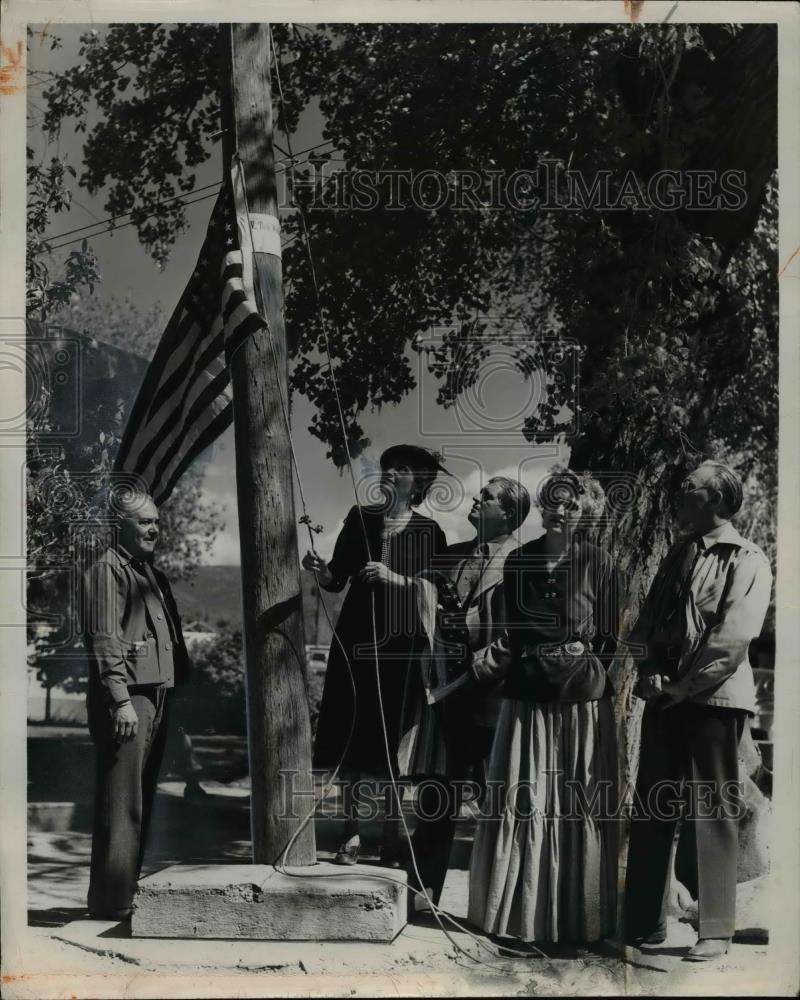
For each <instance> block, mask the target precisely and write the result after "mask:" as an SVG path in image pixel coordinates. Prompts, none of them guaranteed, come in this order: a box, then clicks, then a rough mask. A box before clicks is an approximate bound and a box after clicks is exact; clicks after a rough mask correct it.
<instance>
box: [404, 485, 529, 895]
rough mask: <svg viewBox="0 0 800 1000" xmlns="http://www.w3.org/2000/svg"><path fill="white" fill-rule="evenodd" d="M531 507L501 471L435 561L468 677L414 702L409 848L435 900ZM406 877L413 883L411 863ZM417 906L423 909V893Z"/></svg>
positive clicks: (485, 716) (479, 749) (484, 715)
mask: <svg viewBox="0 0 800 1000" xmlns="http://www.w3.org/2000/svg"><path fill="white" fill-rule="evenodd" d="M530 506H531V501H530V496H529V494H528V491H527V490H526V489H525V487H524V486H523V485H522V484H521V483H518V482H515V481H514V480H511V479H507V478H505V477H504V476H496V477H494V478H493V479H490V480H489V481H488V482H487V484H486V485H485V486H484V487H483V489H482V490H481V491H480V495H479V496H478V497H477V498H476V499H475V500H474V502H473V505H472V509H471V510H470V512H469V514H468V515H467V517H468V520H469V522H470V524H471V525H472V526H473V527H474V528H475V530H476V536H475V538H474V539H472V540H470V541H468V542H459V543H456V544H455V545H451V546H450V547H449V548H448V549H447V550H446V552H445V554H444V556H443V557H442V558H441V559H440V560H439V568H440V569H442V570H444V571H445V572H446V573H447V575H448V576H449V578H450V579H451V581H452V582H453V584H454V586H455V589H456V592H457V594H458V597H459V600H460V602H461V605H462V608H463V609H464V610H465V612H466V616H465V624H466V629H467V632H468V646H469V654H470V656H469V665H468V673H467V677H468V680H467V683H466V684H465V685H464V687H463V688H461V689H459V690H457V691H454V692H453V693H451V694H449V695H447V696H446V697H445V698H443V699H442V701H441V702H438V703H436V704H434V705H431V706H427V705H425V704H422V703H419V704H418V707H417V712H416V716H417V717H416V719H415V720H414V724H413V725H411V726H410V727H409V730H408V733H407V736H409V737H411V739H410V740H405V747H406V749H407V755H406V757H405V761H404V764H403V770H404V772H405V773H406V774H409V775H416V776H427V780H425V781H423V782H422V783H421V790H420V795H419V798H418V802H417V829H416V831H415V834H414V837H413V841H412V846H413V849H414V854H415V857H416V862H417V867H418V869H419V872H420V876H421V879H422V884H423V885H424V886H425V888H426V890H427V891H428V894H429V895H430V897H431V898H432V899H433V901H434V902H435V903H436V902H438V900H439V896H440V894H441V891H442V887H443V885H444V880H445V876H446V874H447V863H448V860H449V856H450V849H451V846H452V843H453V835H454V833H455V823H456V819H457V816H458V812H459V809H460V805H461V799H462V794H461V793H462V792H463V790H464V785H465V783H466V781H467V779H472V781H473V785H472V791H473V792H477V795H476V796H475V797H476V798H479V797H480V795H481V793H482V790H483V787H484V781H485V774H484V771H485V764H486V761H487V759H488V757H489V754H490V752H491V749H492V740H493V738H494V730H495V726H496V724H497V719H498V716H499V712H500V698H501V695H500V687H501V685H502V681H503V678H504V676H505V674H506V671H507V669H508V664H509V649H508V643H507V640H506V620H505V619H506V616H505V593H504V587H503V570H504V568H505V561H506V557H507V556H508V555H509V554H510V553H511V552H512V551H513V550H514V549H516V548H517V547H518V546H519V541H518V540H517V539H516V538H515V536H514V535H513V534H512V532H513V531H514V530H515V529H516V528H517V527H518V526H519V525H520V524H521V523H522V522H523V521H524V520H525V518H526V517H527V515H528V512H529V511H530ZM404 739H405V738H404ZM410 877H411V883H412V885H415V884H416V883H417V882H418V880H417V878H416V873H415V872H414V868H413V865H412V866H411V871H410ZM416 908H417V909H425V904H424V901H423V900H422V899H421V898H420V897H416Z"/></svg>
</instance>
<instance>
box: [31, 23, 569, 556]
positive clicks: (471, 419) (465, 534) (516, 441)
mask: <svg viewBox="0 0 800 1000" xmlns="http://www.w3.org/2000/svg"><path fill="white" fill-rule="evenodd" d="M98 27H99V29H100V30H101V31H102V26H98V25H91V26H90V25H60V26H59V27H58V35H59V37H60V38H61V40H62V42H63V48H61V49H59V50H57V51H55V52H51V51H50V49H49V45H47V44H41V43H40V42H39V41H38V40H37V39H32V40H31V43H30V51H29V57H28V58H29V68H30V69H31V70H37V69H40V70H41V69H47V70H51V71H57V70H60V69H63V68H64V67H65V66H67V65H69V64H71V63H72V62H73V61H74V60H76V59H77V58H78V36H79V35H80V34H81V33H82V32H83V31H86V30H89V29H90V28H94V29H98ZM51 31H52V29H51ZM38 93H39V89H38V88H37V86H36V85H35V83H34V84H33V85H32V86H31V88H30V90H29V102H30V112H31V115H32V117H33V119H34V120H35V118H36V117H38V116H39V114H40V110H39V109H40V108H41V103H40V102H39V100H38V99H37V98H38ZM90 124H91V119H90ZM322 128H323V120H322V118H321V116H320V114H319V112H318V110H316V109H314V108H312V109H311V110H310V112H308V113H306V114H305V115H304V116H303V118H302V119H301V121H300V123H299V126H298V130H297V132H296V133H295V135H293V136H292V137H291V138H292V145H293V148H294V149H295V150H301V149H307V148H309V147H311V146H314V145H315V144H316V143H318V142H320V141H321V133H322ZM276 139H277V141H278V142H279V143H280V144H281V145H284V144H285V137H283V136H282V135H280V133H279V134H278V135H277V136H276ZM29 142H30V144H31V145H32V146H33V147H34V149H35V150H36V151H37V153H39V154H41V155H47V156H51V155H58V156H66V157H67V158H68V162H69V163H70V164H71V165H72V166H74V167H75V168H76V171H77V172H78V175H79V176H80V173H81V163H82V151H81V142H82V137H81V136H80V135H77V134H75V133H74V132H73V131H71V130H65V132H64V133H63V134H62V135H61V136H60V137H59V138H58V139H57V140H56V141H54V142H51V143H49V144H47V143H46V140H45V138H44V137H43V136H42V134H41V131H40V130H39V129H37V128H36V127H35V126H34V127H33V128H32V129H31V130H30V135H29ZM221 175H222V164H221V159H220V155H219V152H217V153H215V155H213V156H212V157H211V159H210V160H209V161H208V162H207V163H205V164H203V165H202V166H200V167H199V168H198V170H197V186H198V187H202V186H204V185H207V184H213V183H215V182H216V181H218V180H219V179H220V177H221ZM211 193H213V190H212V191H211ZM104 200H105V192H103V191H100V192H98V193H97V194H96V195H91V194H89V192H88V191H86V190H85V189H84V188H82V187H80V185H79V184H78V182H77V181H74V182H73V202H72V206H71V208H70V210H69V211H68V212H64V213H61V214H60V215H58V216H56V217H55V218H54V219H53V221H52V224H51V227H50V230H49V233H50V234H52V235H53V236H58V235H59V234H62V233H67V232H68V231H69V230H73V229H76V228H77V227H80V226H86V225H88V224H89V223H92V222H94V221H97V220H100V219H105V218H106V217H107V216H108V212H107V211H106V209H105V208H104ZM213 204H214V201H213V198H209V199H207V200H205V201H201V202H200V203H199V204H195V205H193V206H190V207H189V208H188V210H187V218H188V226H187V228H186V230H185V232H184V233H183V234H182V235H181V236H180V237H179V238H178V240H177V242H176V244H175V247H174V250H173V252H172V255H171V259H170V261H169V263H168V265H167V266H166V267H165V268H164V269H163V270H159V268H158V267H157V266H156V264H155V263H154V262H153V260H152V259H151V258H150V257H149V256H148V254H147V253H146V251H145V250H144V249H143V248H142V247H141V246H140V244H139V243H138V240H137V238H136V233H135V229H134V227H132V226H128V227H124V228H118V229H117V230H116V231H115V232H114V233H113V234H107V235H103V236H101V237H97V238H90V240H89V243H90V246H91V247H92V249H93V250H94V251H95V253H96V254H97V257H98V260H99V265H100V267H99V269H100V272H101V275H102V281H101V283H100V284H99V286H98V287H97V289H96V293H95V294H96V295H97V296H99V297H100V298H101V300H102V299H109V298H111V297H112V296H117V297H120V298H122V297H125V296H126V295H128V294H129V295H130V296H131V297H132V298H133V299H134V301H136V302H137V303H138V304H140V305H141V306H142V308H147V307H148V306H150V305H153V304H154V303H157V302H158V303H160V304H161V305H162V306H163V307H164V309H165V311H166V313H167V314H169V313H171V312H172V310H173V308H174V307H175V305H176V304H177V302H178V299H179V297H180V295H181V292H182V290H183V288H184V286H185V284H186V282H187V281H188V278H189V276H190V274H191V272H192V269H193V267H194V265H195V262H196V260H197V257H198V254H199V251H200V247H201V245H202V242H203V238H204V236H205V228H206V225H207V223H208V219H209V217H210V214H211V209H212V206H213ZM68 238H69V236H67V237H65V239H68ZM375 251H376V255H379V254H380V247H376V248H375ZM312 252H313V244H312ZM411 332H416V331H411ZM505 354H506V351H505V349H503V348H502V347H501V346H499V345H498V347H497V349H495V350H493V351H492V352H491V353H490V356H489V358H487V359H486V361H485V362H484V368H483V371H482V377H481V379H480V380H479V384H478V386H477V387H476V389H475V390H474V391H471V392H467V393H466V394H465V395H464V396H463V398H462V399H461V400H460V401H459V403H458V404H457V405H456V406H455V407H453V408H451V409H448V410H445V409H443V408H442V407H441V406H438V405H437V403H436V395H437V391H438V386H439V383H438V382H437V380H436V379H435V378H434V377H433V376H432V375H431V374H430V373H429V372H428V371H427V369H426V367H425V365H424V359H423V358H422V357H421V356H420V355H418V354H416V353H414V352H411V351H409V353H408V357H409V360H410V362H411V364H412V365H413V366H414V369H415V371H416V372H417V389H416V390H415V391H412V392H411V393H410V394H409V395H408V396H407V397H406V398H405V399H404V400H403V401H402V402H401V403H399V404H397V405H393V406H385V407H383V408H382V409H381V410H380V411H375V412H368V413H366V414H364V417H363V420H362V426H363V427H364V430H365V433H366V435H367V437H368V438H369V439H370V441H371V446H370V447H369V448H368V449H367V451H366V452H365V453H364V455H363V456H362V457H361V458H360V459H359V460H357V462H356V468H355V475H356V479H357V480H358V481H359V482H360V483H361V484H362V486H363V487H364V490H365V491H368V487H369V482H370V480H371V479H372V481H374V476H375V470H376V468H377V460H378V457H379V455H380V453H381V451H383V450H384V449H385V448H387V447H389V446H390V445H392V444H397V443H409V444H420V445H423V446H425V447H429V448H435V449H436V450H438V451H440V452H441V453H442V455H443V458H444V464H445V466H446V467H447V468H448V470H449V471H450V472H451V473H452V476H450V477H440V487H439V488H438V489H437V490H434V491H433V492H432V494H431V496H430V497H429V499H428V501H426V503H425V504H423V505H422V507H420V512H421V513H423V514H427V515H428V516H432V517H434V518H435V519H436V520H437V521H438V522H439V523H440V525H441V526H442V528H443V529H444V531H445V534H446V536H447V539H448V541H449V542H451V543H453V542H456V541H463V540H466V539H468V538H471V537H472V536H473V534H474V532H473V530H472V529H471V527H470V525H469V523H468V522H467V520H466V514H467V512H468V511H469V508H470V505H471V500H472V497H473V496H474V495H475V494H476V493H477V492H478V491H479V490H480V488H481V486H482V485H483V484H484V483H485V482H486V480H487V479H489V478H490V477H491V476H493V475H508V476H510V477H512V478H519V479H521V481H522V482H523V483H524V484H525V485H526V486H527V487H528V489H529V490H530V491H531V493H532V494H533V492H534V491H535V488H536V485H537V483H538V482H539V480H540V479H541V477H542V476H543V474H544V473H545V472H546V470H547V469H548V468H549V467H550V466H551V465H552V464H553V463H554V462H555V461H565V460H566V459H567V457H568V449H567V448H566V446H564V445H561V446H551V445H546V446H541V445H540V446H533V445H531V444H530V443H528V442H526V441H525V440H524V438H523V436H522V433H521V431H520V430H519V428H520V427H521V426H522V424H523V421H524V417H525V415H526V414H527V413H529V412H531V410H532V409H534V408H535V406H536V403H537V401H538V398H539V397H540V395H541V392H542V386H541V385H539V384H538V383H537V382H536V381H535V380H533V381H530V382H525V381H524V380H523V379H522V377H521V376H520V375H519V373H518V372H517V371H516V369H515V368H514V366H513V364H512V363H511V361H510V359H506V357H505ZM312 413H313V410H312V407H311V404H310V403H309V402H308V400H307V399H305V397H303V396H300V395H297V394H296V395H295V396H294V397H293V400H292V425H293V426H292V437H293V440H294V446H295V452H296V455H297V459H298V466H299V474H300V478H301V480H302V486H303V492H304V494H305V496H306V500H307V506H308V513H309V515H310V516H311V520H312V522H313V523H314V524H322V525H323V529H324V530H323V532H322V533H321V534H320V535H319V536H318V538H317V539H316V547H317V549H318V550H319V552H320V553H321V554H322V555H323V556H327V555H329V554H330V553H331V552H332V549H333V543H334V541H335V538H336V535H337V533H338V530H339V528H340V526H341V523H342V520H343V519H344V516H345V514H346V513H347V511H348V510H349V509H350V507H351V506H352V505H353V503H354V495H353V487H352V483H351V480H350V477H349V475H347V474H346V473H345V474H342V473H341V472H340V471H339V470H337V469H336V468H335V466H334V465H333V463H332V462H330V460H329V459H327V458H326V456H325V451H326V447H325V445H324V444H322V443H321V442H320V441H318V440H317V439H316V438H314V437H312V436H311V434H309V432H308V430H307V428H308V426H309V424H310V421H311V417H312ZM234 457H235V455H234V440H233V429H232V428H231V429H229V430H228V431H227V432H226V433H225V434H224V435H223V436H222V437H221V438H220V439H219V440H218V441H217V442H216V443H215V444H214V445H213V446H212V448H211V449H209V453H208V454H207V456H206V457H205V463H204V464H205V475H204V481H203V488H204V491H205V494H206V495H207V497H208V498H209V499H213V500H214V501H215V502H217V503H218V504H220V505H221V506H222V508H223V512H224V513H223V516H224V522H225V527H224V529H223V530H222V531H221V532H220V534H219V535H218V537H217V539H216V541H215V544H214V547H213V550H212V551H211V552H210V554H209V555H208V557H207V558H206V561H207V562H208V563H209V564H212V565H236V564H238V563H239V561H240V542H239V534H238V525H237V507H236V489H235V463H234ZM297 498H298V491H297V489H296V490H295V499H296V501H297ZM301 513H302V512H301V511H300V510H298V518H299V516H300V514H301ZM541 530H542V529H541V522H540V520H539V517H538V514H537V513H536V511H535V510H534V511H532V512H531V515H530V516H529V518H528V520H527V521H526V522H525V524H524V525H522V527H521V528H520V529H519V531H518V535H519V537H520V540H521V541H525V540H527V539H528V538H530V537H534V536H536V535H538V534H540V533H541ZM298 532H299V534H298V538H299V543H300V551H301V554H302V552H304V551H305V549H306V548H307V547H308V544H307V543H308V536H307V533H306V529H305V528H302V527H301V526H299V525H298Z"/></svg>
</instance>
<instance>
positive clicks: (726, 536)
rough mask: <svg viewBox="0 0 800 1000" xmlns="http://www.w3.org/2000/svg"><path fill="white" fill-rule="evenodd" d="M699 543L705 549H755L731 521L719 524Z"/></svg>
mask: <svg viewBox="0 0 800 1000" xmlns="http://www.w3.org/2000/svg"><path fill="white" fill-rule="evenodd" d="M699 541H700V543H701V546H702V548H704V549H710V548H712V547H713V546H714V545H735V546H736V547H737V548H740V549H752V548H755V545H754V544H753V542H749V541H748V540H747V539H746V538H743V537H742V536H741V535H740V534H739V532H738V531H737V530H736V528H734V526H733V525H732V524H731V522H730V521H725V522H723V523H722V524H718V525H717V527H716V528H712V529H711V531H707V532H706V533H705V534H704V535H703V536H702V537H701V538H700V539H699Z"/></svg>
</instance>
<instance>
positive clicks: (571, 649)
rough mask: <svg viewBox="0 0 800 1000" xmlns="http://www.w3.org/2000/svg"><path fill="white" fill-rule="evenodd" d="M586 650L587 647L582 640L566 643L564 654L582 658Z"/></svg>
mask: <svg viewBox="0 0 800 1000" xmlns="http://www.w3.org/2000/svg"><path fill="white" fill-rule="evenodd" d="M584 649H586V647H585V646H584V644H583V643H582V642H581V641H580V640H576V641H575V642H565V643H564V652H565V653H568V654H569V655H570V656H580V655H581V653H582V652H583V651H584Z"/></svg>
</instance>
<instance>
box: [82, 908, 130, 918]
mask: <svg viewBox="0 0 800 1000" xmlns="http://www.w3.org/2000/svg"><path fill="white" fill-rule="evenodd" d="M131 912H132V911H131V907H130V906H129V907H128V908H127V909H125V910H90V911H89V919H90V920H117V921H122V920H130V919H131Z"/></svg>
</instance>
